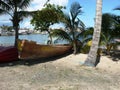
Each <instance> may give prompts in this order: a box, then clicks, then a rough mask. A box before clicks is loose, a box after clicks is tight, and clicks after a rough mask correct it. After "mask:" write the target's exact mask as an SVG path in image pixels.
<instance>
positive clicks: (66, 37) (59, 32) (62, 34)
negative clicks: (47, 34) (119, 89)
mask: <svg viewBox="0 0 120 90" xmlns="http://www.w3.org/2000/svg"><path fill="white" fill-rule="evenodd" d="M51 36H52V37H58V38H59V39H61V40H66V41H69V42H70V43H71V42H72V39H71V37H70V35H69V34H68V33H66V32H65V31H63V30H60V29H55V30H53V31H52V33H51Z"/></svg>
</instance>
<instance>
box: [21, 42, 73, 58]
mask: <svg viewBox="0 0 120 90" xmlns="http://www.w3.org/2000/svg"><path fill="white" fill-rule="evenodd" d="M71 49H72V46H71V45H40V44H36V43H35V42H32V41H26V40H25V41H23V42H22V48H21V49H20V50H21V51H20V56H19V57H20V59H34V58H35V59H36V58H49V57H54V56H59V55H62V54H65V53H67V52H69V51H70V50H71Z"/></svg>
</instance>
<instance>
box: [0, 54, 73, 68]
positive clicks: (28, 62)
mask: <svg viewBox="0 0 120 90" xmlns="http://www.w3.org/2000/svg"><path fill="white" fill-rule="evenodd" d="M70 54H72V52H69V53H66V54H64V55H59V56H55V57H49V58H38V59H30V60H27V59H26V60H20V59H19V60H17V61H13V62H7V63H0V67H6V66H9V67H10V66H11V67H12V66H17V65H27V66H31V65H35V64H40V63H45V62H50V61H55V60H57V59H60V58H63V57H66V56H68V55H70Z"/></svg>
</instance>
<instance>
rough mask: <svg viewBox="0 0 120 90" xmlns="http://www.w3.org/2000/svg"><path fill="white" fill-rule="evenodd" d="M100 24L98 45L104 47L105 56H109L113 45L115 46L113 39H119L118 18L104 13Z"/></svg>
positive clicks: (119, 23)
mask: <svg viewBox="0 0 120 90" xmlns="http://www.w3.org/2000/svg"><path fill="white" fill-rule="evenodd" d="M102 22H103V23H102V32H101V39H100V43H101V44H102V45H104V46H106V54H109V53H110V50H111V48H112V47H113V45H115V44H116V43H115V42H113V41H114V39H115V38H118V37H120V28H119V26H120V17H119V16H116V15H113V14H110V13H105V14H103V15H102Z"/></svg>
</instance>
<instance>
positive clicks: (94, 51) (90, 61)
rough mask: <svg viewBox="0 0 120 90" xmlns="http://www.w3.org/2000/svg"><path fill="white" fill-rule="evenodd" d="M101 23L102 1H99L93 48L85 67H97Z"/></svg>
mask: <svg viewBox="0 0 120 90" xmlns="http://www.w3.org/2000/svg"><path fill="white" fill-rule="evenodd" d="M101 21H102V0H97V2H96V18H95V26H94V33H93V39H92V46H91V48H90V51H89V54H88V57H87V59H86V61H85V63H84V65H87V66H93V67H94V66H96V65H97V64H96V59H97V51H98V45H99V40H100V33H101Z"/></svg>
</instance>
